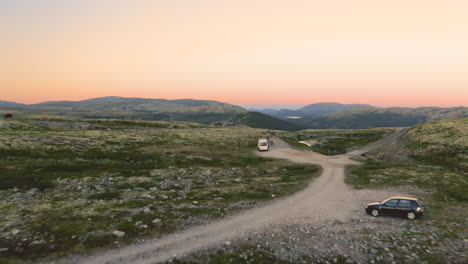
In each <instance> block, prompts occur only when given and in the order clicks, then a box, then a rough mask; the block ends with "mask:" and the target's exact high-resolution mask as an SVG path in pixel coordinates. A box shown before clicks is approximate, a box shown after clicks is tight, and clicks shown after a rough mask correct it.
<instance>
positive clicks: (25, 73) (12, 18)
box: [0, 0, 468, 106]
mask: <svg viewBox="0 0 468 264" xmlns="http://www.w3.org/2000/svg"><path fill="white" fill-rule="evenodd" d="M0 35H1V41H0V90H1V93H0V100H8V101H16V102H22V103H36V102H42V101H48V100H82V99H88V98H93V97H101V96H110V95H113V96H124V97H144V98H167V99H179V98H193V99H207V100H208V99H209V100H218V101H223V102H228V103H233V104H239V105H244V106H253V105H256V106H259V105H305V104H310V103H316V102H341V103H367V104H373V105H379V106H429V105H432V106H468V1H467V0H444V1H441V0H410V1H409V0H404V1H403V0H393V1H379V0H353V1H349V0H342V1H335V0H326V1H323V0H321V1H318V0H317V1H314V0H285V1H275V0H232V1H230V0H225V1H224V0H141V1H138V0H128V1H122V0H75V1H72V0H55V1H52V0H29V1H28V0H0Z"/></svg>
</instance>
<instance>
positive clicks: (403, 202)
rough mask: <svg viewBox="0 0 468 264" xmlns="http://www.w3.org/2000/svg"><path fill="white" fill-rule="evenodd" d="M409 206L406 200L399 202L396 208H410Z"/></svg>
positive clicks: (409, 203)
mask: <svg viewBox="0 0 468 264" xmlns="http://www.w3.org/2000/svg"><path fill="white" fill-rule="evenodd" d="M410 205H411V202H410V201H408V200H400V203H399V204H398V206H400V207H410Z"/></svg>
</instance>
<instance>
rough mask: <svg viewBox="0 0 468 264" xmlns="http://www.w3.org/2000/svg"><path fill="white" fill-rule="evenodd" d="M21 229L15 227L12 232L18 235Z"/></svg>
mask: <svg viewBox="0 0 468 264" xmlns="http://www.w3.org/2000/svg"><path fill="white" fill-rule="evenodd" d="M19 232H20V230H19V229H15V230H13V231H11V234H12V235H14V236H16V235H17V234H19Z"/></svg>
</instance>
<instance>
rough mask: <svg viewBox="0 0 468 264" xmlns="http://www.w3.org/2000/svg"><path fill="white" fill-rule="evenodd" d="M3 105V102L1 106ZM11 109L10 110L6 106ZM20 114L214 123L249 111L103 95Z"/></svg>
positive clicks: (219, 105)
mask: <svg viewBox="0 0 468 264" xmlns="http://www.w3.org/2000/svg"><path fill="white" fill-rule="evenodd" d="M0 107H1V105H0ZM6 110H9V111H11V109H5V111H6ZM14 110H16V111H17V112H16V113H17V114H19V115H21V114H23V115H31V114H40V115H60V116H67V117H75V118H86V119H98V118H99V119H108V118H115V119H141V120H162V121H190V122H200V123H213V122H217V121H224V120H228V119H230V118H232V117H233V116H235V115H236V114H238V113H243V112H246V110H245V109H243V108H242V107H240V106H236V105H231V104H227V103H222V102H217V101H208V100H192V99H180V100H166V99H145V98H124V97H116V96H109V97H101V98H93V99H89V100H83V101H49V102H43V103H39V104H31V105H22V106H20V107H17V108H15V109H14Z"/></svg>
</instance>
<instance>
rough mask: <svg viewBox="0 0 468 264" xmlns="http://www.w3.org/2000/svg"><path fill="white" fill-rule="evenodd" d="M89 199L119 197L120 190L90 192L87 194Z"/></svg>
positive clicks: (113, 198)
mask: <svg viewBox="0 0 468 264" xmlns="http://www.w3.org/2000/svg"><path fill="white" fill-rule="evenodd" d="M88 199H89V200H115V199H120V192H118V191H106V192H102V193H96V194H91V195H90V196H88Z"/></svg>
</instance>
